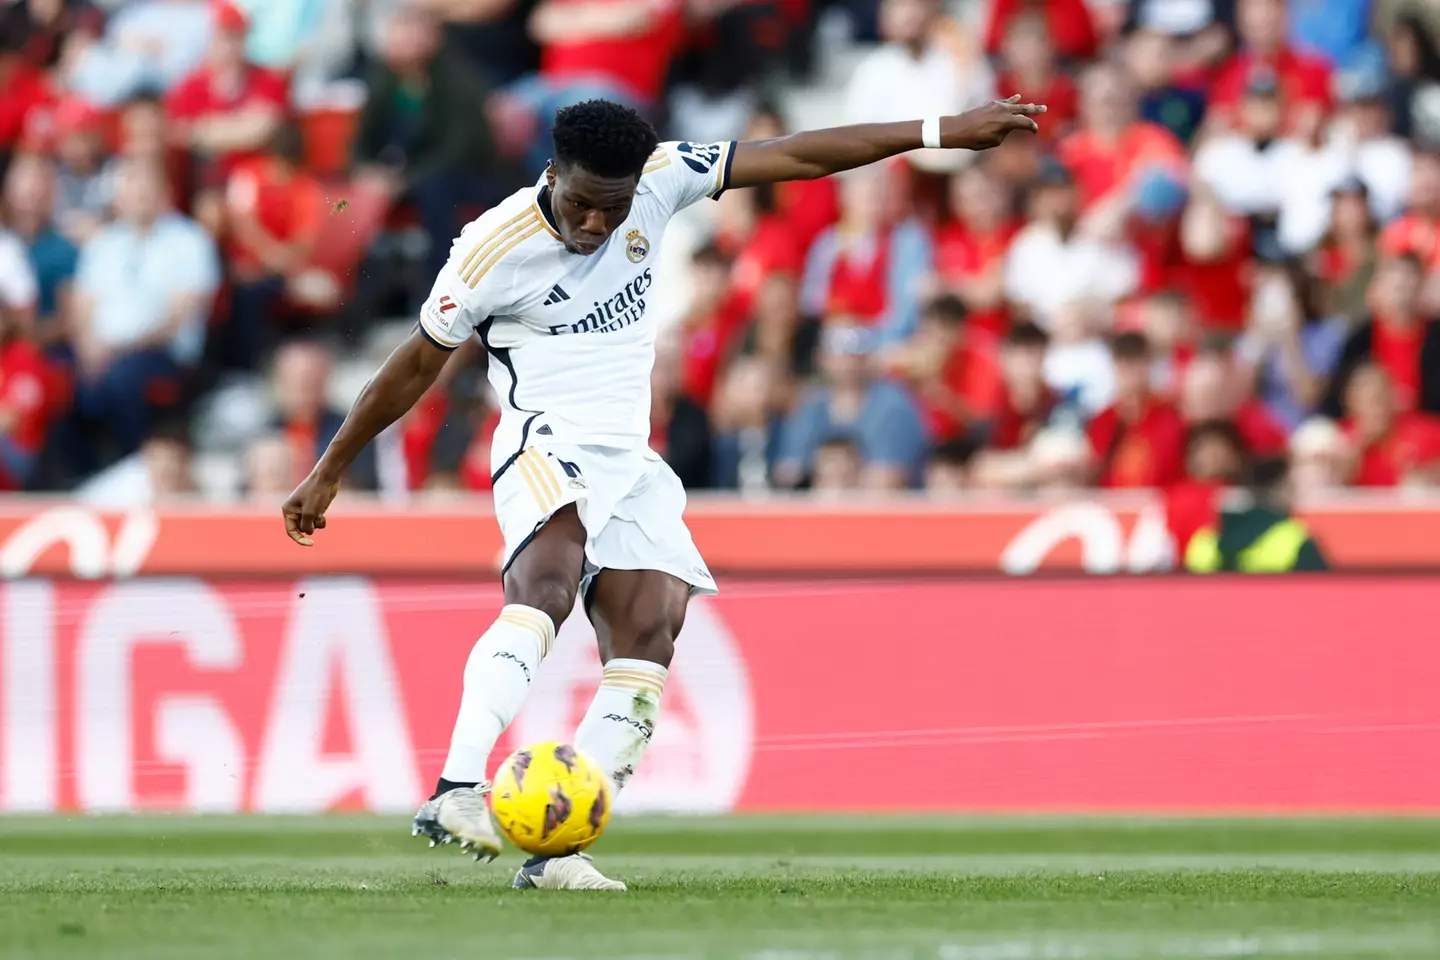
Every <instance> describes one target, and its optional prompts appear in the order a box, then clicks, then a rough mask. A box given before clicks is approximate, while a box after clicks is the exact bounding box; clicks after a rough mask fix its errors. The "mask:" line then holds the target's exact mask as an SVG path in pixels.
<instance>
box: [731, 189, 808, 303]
mask: <svg viewBox="0 0 1440 960" xmlns="http://www.w3.org/2000/svg"><path fill="white" fill-rule="evenodd" d="M779 186H783V184H776V185H775V187H779ZM778 197H779V193H778V190H776V189H774V188H772V187H771V186H769V185H762V186H759V187H753V188H751V189H749V190H727V191H726V192H725V193H724V194H722V195H721V197H720V199H719V201H718V203H717V204H716V214H717V217H716V219H717V221H718V222H717V226H716V231H715V238H714V240H715V245H716V246H717V247H718V248H719V249H720V252H721V253H723V254H724V255H725V256H726V257H728V258H729V259H730V261H731V268H730V283H729V287H728V288H727V289H726V291H725V304H726V309H727V311H728V312H729V313H730V314H731V319H732V321H738V320H739V319H740V318H743V317H744V316H745V315H746V314H747V313H749V312H750V310H751V309H752V308H753V306H754V301H755V297H756V295H757V294H758V293H759V291H760V286H761V285H762V284H763V283H764V282H765V278H766V277H768V276H770V275H771V274H772V273H787V274H796V275H798V274H799V273H800V271H801V270H802V269H803V268H804V265H805V259H804V251H803V249H802V248H801V246H800V245H799V243H798V242H797V239H796V234H795V231H794V229H793V227H792V224H791V223H790V221H789V219H788V218H787V217H786V216H785V215H784V214H783V213H782V212H781V211H780V210H779V209H778V208H777V205H776V204H777V199H778Z"/></svg>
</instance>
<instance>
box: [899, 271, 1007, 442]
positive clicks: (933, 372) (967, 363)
mask: <svg viewBox="0 0 1440 960" xmlns="http://www.w3.org/2000/svg"><path fill="white" fill-rule="evenodd" d="M968 327H969V324H968V321H967V311H966V309H965V304H964V303H962V302H961V301H960V299H959V298H957V297H953V296H949V295H941V296H939V297H936V298H935V299H934V300H931V301H930V302H929V303H928V304H926V306H925V310H924V312H923V313H922V314H921V315H920V328H919V329H918V330H917V331H916V332H915V336H913V337H911V338H910V339H909V340H908V341H906V342H905V343H904V344H901V345H900V346H898V347H896V348H894V349H893V350H891V351H890V352H889V353H888V354H887V355H886V356H885V357H884V358H883V359H882V364H883V366H884V367H885V368H887V369H888V370H889V371H890V372H891V373H892V374H893V375H894V376H897V377H899V378H901V379H902V380H904V381H905V382H906V383H907V384H908V385H909V387H910V390H911V392H912V393H913V394H914V395H915V397H916V399H917V400H918V401H919V403H920V412H921V415H922V416H923V417H924V418H925V421H926V429H927V432H928V433H929V435H930V438H931V440H932V441H946V440H953V439H955V438H956V437H958V436H961V435H962V434H964V433H965V432H966V429H967V427H968V426H969V425H970V423H971V421H972V420H974V419H975V418H976V412H977V411H976V407H977V406H980V407H982V408H983V409H985V410H986V411H987V412H988V411H989V410H991V409H993V408H994V406H995V400H996V397H997V395H998V393H999V390H1000V382H999V381H1000V371H999V368H998V365H997V363H996V359H997V358H996V356H995V351H994V350H993V345H992V344H990V343H983V342H982V344H981V345H980V349H979V350H977V349H976V345H975V344H972V343H971V342H970V337H969V334H970V331H969V329H968ZM987 346H991V347H992V349H990V350H989V351H986V350H985V347H987Z"/></svg>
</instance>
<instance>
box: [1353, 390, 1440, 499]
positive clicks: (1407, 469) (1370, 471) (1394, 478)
mask: <svg viewBox="0 0 1440 960" xmlns="http://www.w3.org/2000/svg"><path fill="white" fill-rule="evenodd" d="M1344 429H1345V432H1346V435H1347V437H1348V438H1349V441H1350V443H1351V445H1352V446H1353V447H1354V450H1355V453H1356V461H1355V472H1354V474H1353V475H1352V476H1351V479H1350V482H1351V483H1352V484H1354V485H1355V486H1357V487H1395V486H1400V485H1406V486H1409V485H1412V484H1419V485H1424V486H1432V485H1434V484H1435V483H1436V482H1437V481H1440V471H1437V469H1436V467H1437V465H1440V419H1437V418H1436V417H1434V416H1432V415H1430V414H1425V413H1420V412H1417V411H1415V410H1404V409H1402V408H1401V407H1400V406H1399V404H1398V403H1397V398H1396V396H1395V391H1394V389H1393V388H1392V381H1391V378H1390V376H1389V374H1388V373H1387V372H1386V371H1385V369H1384V368H1383V367H1381V366H1380V365H1379V364H1377V363H1363V364H1361V365H1360V366H1359V367H1357V368H1356V369H1355V370H1354V372H1353V373H1352V374H1351V377H1350V380H1349V382H1348V383H1347V384H1346V390H1345V423H1344Z"/></svg>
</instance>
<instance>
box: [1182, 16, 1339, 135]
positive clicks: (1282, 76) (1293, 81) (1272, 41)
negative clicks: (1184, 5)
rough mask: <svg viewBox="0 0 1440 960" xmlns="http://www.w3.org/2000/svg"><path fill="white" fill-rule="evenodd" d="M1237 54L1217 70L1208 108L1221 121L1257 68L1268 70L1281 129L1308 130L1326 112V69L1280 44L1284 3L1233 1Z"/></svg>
mask: <svg viewBox="0 0 1440 960" xmlns="http://www.w3.org/2000/svg"><path fill="white" fill-rule="evenodd" d="M1236 14H1237V17H1236V26H1237V27H1238V29H1239V34H1240V49H1239V50H1238V51H1237V52H1236V53H1235V54H1234V55H1233V56H1232V57H1231V58H1230V59H1229V60H1228V61H1226V63H1225V64H1224V66H1222V67H1221V68H1220V72H1219V75H1218V76H1217V77H1216V78H1215V83H1214V86H1213V87H1212V88H1211V93H1210V105H1211V109H1212V111H1214V112H1215V113H1216V114H1217V115H1218V116H1219V117H1220V118H1221V119H1222V120H1223V119H1226V118H1227V117H1228V115H1229V113H1230V112H1231V111H1232V110H1233V109H1234V108H1235V106H1236V105H1237V104H1238V103H1239V102H1240V98H1241V96H1242V95H1243V93H1244V90H1245V86H1246V84H1247V83H1249V81H1250V77H1251V76H1253V75H1254V71H1255V69H1256V68H1257V67H1266V68H1269V69H1270V70H1273V71H1274V72H1275V74H1276V76H1277V77H1278V80H1279V84H1280V88H1281V90H1282V93H1283V99H1284V102H1285V103H1286V105H1287V114H1288V116H1287V118H1286V127H1287V129H1291V130H1295V129H1310V128H1311V127H1312V125H1313V124H1314V123H1316V122H1318V118H1319V116H1320V115H1323V114H1324V113H1326V112H1328V111H1329V109H1330V106H1331V90H1330V67H1329V65H1328V64H1327V63H1326V62H1325V61H1324V60H1322V59H1321V58H1319V57H1314V56H1311V55H1309V54H1306V53H1301V52H1299V51H1297V50H1295V49H1293V48H1291V47H1290V45H1289V44H1288V43H1287V42H1286V17H1285V0H1239V4H1238V7H1237V9H1236Z"/></svg>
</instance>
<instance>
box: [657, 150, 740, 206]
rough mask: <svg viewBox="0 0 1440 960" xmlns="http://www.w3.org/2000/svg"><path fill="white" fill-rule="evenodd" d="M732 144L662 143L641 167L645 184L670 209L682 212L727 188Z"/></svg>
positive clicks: (733, 153)
mask: <svg viewBox="0 0 1440 960" xmlns="http://www.w3.org/2000/svg"><path fill="white" fill-rule="evenodd" d="M734 155H735V143H734V142H733V141H728V142H725V143H689V142H681V143H674V142H669V143H662V144H660V146H659V148H658V149H657V150H656V151H655V152H654V153H652V154H651V155H650V160H649V162H648V163H646V164H645V174H644V180H645V183H646V184H647V185H648V186H649V187H650V189H651V190H654V191H655V193H656V195H658V196H659V197H661V198H662V199H663V200H664V201H665V202H666V203H667V204H668V205H669V207H670V209H671V210H683V209H684V208H685V207H688V206H690V205H691V204H692V203H695V202H697V201H699V200H702V199H704V198H705V197H712V198H713V197H718V196H720V194H722V193H724V192H725V188H726V187H728V186H729V185H730V161H731V159H732V158H733V157H734Z"/></svg>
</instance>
